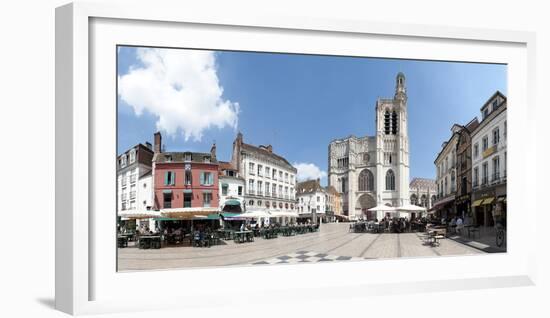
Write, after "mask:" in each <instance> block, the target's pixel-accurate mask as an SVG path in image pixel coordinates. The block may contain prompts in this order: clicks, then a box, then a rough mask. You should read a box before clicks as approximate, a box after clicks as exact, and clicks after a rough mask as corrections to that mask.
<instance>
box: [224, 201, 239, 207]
mask: <svg viewBox="0 0 550 318" xmlns="http://www.w3.org/2000/svg"><path fill="white" fill-rule="evenodd" d="M225 205H233V206H237V205H241V202H239V200H227V201H225Z"/></svg>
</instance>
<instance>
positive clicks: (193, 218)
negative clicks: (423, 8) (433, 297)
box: [56, 4, 536, 314]
mask: <svg viewBox="0 0 550 318" xmlns="http://www.w3.org/2000/svg"><path fill="white" fill-rule="evenodd" d="M182 7H183V6H182ZM148 9H149V8H148V7H147V6H145V5H136V6H133V7H131V8H125V9H124V10H120V9H119V8H118V7H116V6H114V5H88V4H70V5H67V6H64V7H60V8H58V9H57V16H56V35H57V38H56V308H58V309H60V310H62V311H65V312H68V313H73V314H80V313H96V312H108V311H115V310H116V311H120V310H142V309H151V308H169V307H174V306H178V307H182V306H183V307H185V306H205V305H208V306H213V305H214V306H215V305H216V304H217V302H219V301H221V300H216V301H212V297H204V296H213V295H214V294H219V293H223V294H224V295H226V296H224V297H226V298H224V300H223V301H224V302H225V301H230V299H233V300H237V299H238V298H239V297H240V296H239V295H241V294H242V292H246V294H247V295H249V296H247V297H248V298H249V301H253V300H254V299H257V300H262V301H267V300H269V299H272V300H273V302H279V301H281V300H284V299H287V298H294V299H296V298H299V299H303V300H310V299H319V298H322V297H326V296H324V294H325V292H326V291H328V290H330V291H331V294H332V295H342V296H341V297H345V295H346V294H347V295H349V294H354V295H361V296H365V297H366V296H369V295H384V294H391V293H395V291H396V290H400V291H407V292H415V291H444V290H457V289H476V288H488V287H504V286H525V285H529V284H533V278H534V272H533V270H534V265H533V264H534V256H535V253H534V251H533V249H534V247H532V245H530V244H526V242H527V241H528V237H529V233H533V232H534V230H535V229H534V225H533V224H529V223H528V224H525V223H524V222H522V219H523V220H524V219H526V218H527V219H528V218H529V217H530V216H534V213H535V212H534V211H535V206H536V203H535V201H533V200H526V199H525V198H527V192H526V190H525V188H524V186H523V185H524V184H526V182H527V177H526V176H525V175H526V169H527V170H529V169H534V168H533V167H527V168H523V167H522V168H521V169H519V168H518V166H519V165H520V162H521V160H522V158H523V157H525V156H532V155H534V151H535V150H534V145H532V143H533V141H532V140H525V139H522V136H523V134H525V130H529V129H534V127H532V126H529V125H526V123H527V122H528V121H529V120H531V119H532V118H534V116H536V114H535V112H534V105H533V102H532V100H531V99H530V98H531V97H530V96H533V88H532V87H533V86H532V85H530V83H531V82H532V81H534V78H533V70H534V63H535V61H534V56H533V48H532V46H533V45H534V35H533V34H531V33H527V32H504V31H492V30H470V29H461V28H456V29H455V28H436V27H429V26H411V25H401V24H397V23H391V22H388V23H387V24H386V23H371V22H366V21H335V20H315V19H310V20H302V19H294V18H289V17H281V16H262V17H253V18H252V17H248V16H244V15H243V16H233V15H232V16H230V17H229V16H225V15H216V14H210V15H205V14H203V13H201V12H197V11H193V10H192V9H190V10H189V8H186V10H181V9H182V8H176V7H162V8H156V9H155V10H154V11H151V10H148ZM509 105H510V107H508V106H509ZM520 127H527V128H520ZM510 150H511V151H510ZM509 181H510V182H509ZM519 209H521V211H522V214H521V215H522V216H521V218H520V217H519V216H518V214H517V211H518V210H519ZM335 273H337V274H335ZM243 281H245V282H248V283H247V284H243ZM160 282H162V284H161V285H162V290H163V293H162V295H158V294H155V295H151V294H150V293H139V292H138V293H135V292H132V293H129V292H128V291H129V290H139V287H140V286H143V285H144V284H145V285H151V284H154V285H158V284H160ZM220 282H223V284H221V283H220ZM182 286H185V288H181V287H182ZM213 286H215V289H214V288H213ZM304 289H307V290H308V292H307V293H304V292H303V291H304ZM311 290H315V291H313V292H311ZM228 299H229V300H228Z"/></svg>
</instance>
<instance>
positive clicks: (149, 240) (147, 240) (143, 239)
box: [138, 235, 160, 249]
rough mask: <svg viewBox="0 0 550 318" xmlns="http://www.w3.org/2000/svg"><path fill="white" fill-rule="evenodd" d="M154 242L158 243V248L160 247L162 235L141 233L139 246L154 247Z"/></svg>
mask: <svg viewBox="0 0 550 318" xmlns="http://www.w3.org/2000/svg"><path fill="white" fill-rule="evenodd" d="M153 243H158V245H156V246H158V247H157V248H160V235H141V236H140V237H139V245H138V247H139V248H142V249H143V248H154V247H153Z"/></svg>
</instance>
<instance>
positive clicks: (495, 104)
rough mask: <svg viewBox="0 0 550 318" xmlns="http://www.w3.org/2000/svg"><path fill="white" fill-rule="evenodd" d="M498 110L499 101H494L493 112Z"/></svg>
mask: <svg viewBox="0 0 550 318" xmlns="http://www.w3.org/2000/svg"><path fill="white" fill-rule="evenodd" d="M497 108H498V99H495V100H494V101H493V111H495V110H496V109H497Z"/></svg>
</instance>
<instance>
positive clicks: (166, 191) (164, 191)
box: [162, 190, 172, 193]
mask: <svg viewBox="0 0 550 318" xmlns="http://www.w3.org/2000/svg"><path fill="white" fill-rule="evenodd" d="M162 193H172V190H162Z"/></svg>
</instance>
